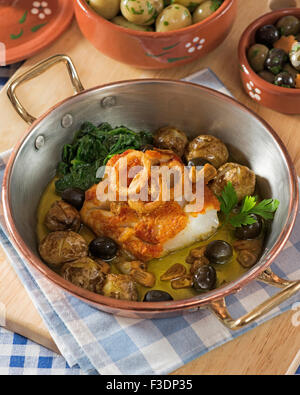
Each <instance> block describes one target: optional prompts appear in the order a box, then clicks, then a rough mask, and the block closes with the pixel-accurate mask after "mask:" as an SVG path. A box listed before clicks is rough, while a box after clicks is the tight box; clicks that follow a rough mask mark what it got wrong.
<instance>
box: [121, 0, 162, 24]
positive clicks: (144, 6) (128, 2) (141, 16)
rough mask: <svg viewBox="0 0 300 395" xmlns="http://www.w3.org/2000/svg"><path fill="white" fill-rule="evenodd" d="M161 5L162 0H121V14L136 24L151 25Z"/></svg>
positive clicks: (160, 9)
mask: <svg viewBox="0 0 300 395" xmlns="http://www.w3.org/2000/svg"><path fill="white" fill-rule="evenodd" d="M163 7H164V3H163V0H121V12H122V15H123V16H124V18H125V19H127V20H128V21H129V22H132V23H135V24H137V25H146V26H147V25H152V24H153V23H154V22H155V18H156V16H157V15H158V14H159V13H160V12H161V11H162V10H163Z"/></svg>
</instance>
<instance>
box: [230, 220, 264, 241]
mask: <svg viewBox="0 0 300 395" xmlns="http://www.w3.org/2000/svg"><path fill="white" fill-rule="evenodd" d="M250 216H251V217H252V218H253V219H255V220H256V222H255V223H254V224H251V225H242V226H240V227H238V228H236V229H235V236H236V238H238V239H240V240H247V239H255V238H256V237H258V236H259V235H260V232H261V229H262V220H261V217H259V216H258V215H255V214H250Z"/></svg>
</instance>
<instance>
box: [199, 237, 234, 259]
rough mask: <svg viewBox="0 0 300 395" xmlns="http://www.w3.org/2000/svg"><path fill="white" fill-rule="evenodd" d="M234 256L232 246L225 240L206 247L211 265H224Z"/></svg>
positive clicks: (206, 253) (216, 241)
mask: <svg viewBox="0 0 300 395" xmlns="http://www.w3.org/2000/svg"><path fill="white" fill-rule="evenodd" d="M232 255H233V249H232V247H231V245H230V244H229V243H227V242H226V241H224V240H214V241H212V242H210V243H209V244H208V245H207V246H206V250H205V256H206V258H208V260H209V261H210V262H211V263H219V264H224V263H226V262H227V261H229V259H230V258H232Z"/></svg>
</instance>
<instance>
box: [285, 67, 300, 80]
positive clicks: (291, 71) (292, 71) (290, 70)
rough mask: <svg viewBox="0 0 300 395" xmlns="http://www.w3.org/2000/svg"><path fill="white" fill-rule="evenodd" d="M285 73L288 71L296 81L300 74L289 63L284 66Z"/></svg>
mask: <svg viewBox="0 0 300 395" xmlns="http://www.w3.org/2000/svg"><path fill="white" fill-rule="evenodd" d="M283 71H287V72H288V73H289V74H290V75H291V76H292V77H293V78H294V79H296V78H297V75H298V74H299V72H298V70H296V69H294V67H293V66H291V65H290V64H289V63H286V64H285V65H284V67H283Z"/></svg>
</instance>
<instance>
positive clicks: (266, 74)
mask: <svg viewBox="0 0 300 395" xmlns="http://www.w3.org/2000/svg"><path fill="white" fill-rule="evenodd" d="M258 75H259V76H260V77H261V78H262V79H264V80H265V81H267V82H270V84H274V80H275V76H274V74H273V73H271V72H270V71H267V70H263V71H260V72H259V73H258Z"/></svg>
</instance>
